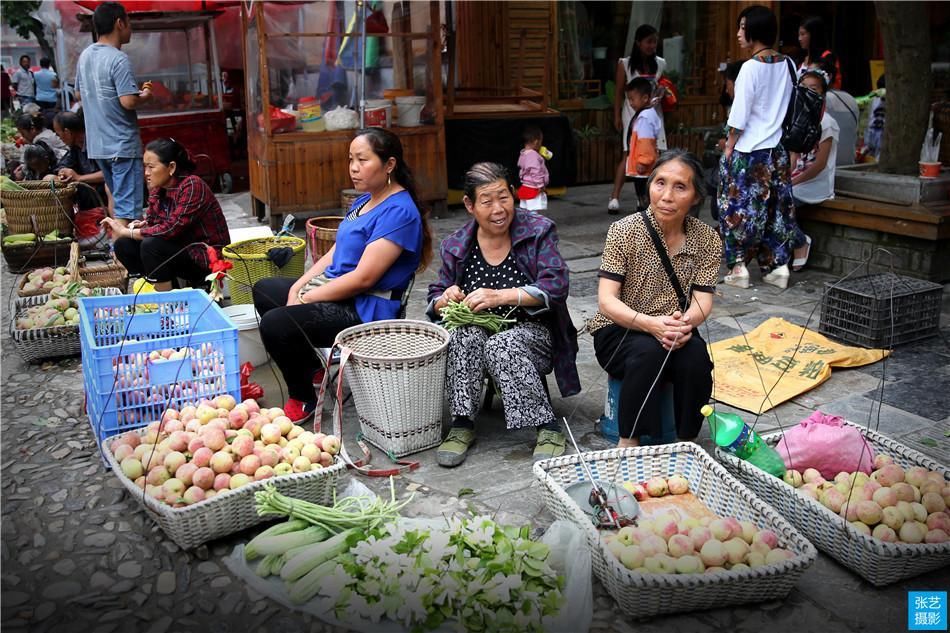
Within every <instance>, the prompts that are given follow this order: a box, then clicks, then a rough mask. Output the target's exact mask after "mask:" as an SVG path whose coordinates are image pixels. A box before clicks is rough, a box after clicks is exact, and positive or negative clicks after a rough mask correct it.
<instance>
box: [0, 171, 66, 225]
mask: <svg viewBox="0 0 950 633" xmlns="http://www.w3.org/2000/svg"><path fill="white" fill-rule="evenodd" d="M17 184H18V185H20V186H21V187H22V188H24V189H26V191H6V190H4V191H2V192H0V200H2V201H3V209H4V211H5V212H6V216H7V230H8V231H9V232H10V233H31V232H35V233H37V235H46V234H47V233H49V232H50V231H53V230H54V229H55V230H57V231H59V234H60V235H61V236H62V237H65V236H68V235H72V234H73V201H74V200H75V199H76V184H75V183H69V184H68V185H65V186H64V185H61V184H59V183H56V182H55V181H45V180H35V181H34V180H28V181H26V182H19V183H17ZM30 216H33V217H35V218H36V227H37V230H36V231H34V230H33V227H34V225H33V223H32V222H31V220H30Z"/></svg>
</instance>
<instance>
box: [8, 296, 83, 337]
mask: <svg viewBox="0 0 950 633" xmlns="http://www.w3.org/2000/svg"><path fill="white" fill-rule="evenodd" d="M78 307H79V304H78V303H77V302H76V300H75V299H67V298H65V297H60V298H57V299H49V300H47V302H46V303H44V304H43V305H39V306H32V307H29V308H27V310H26V312H24V313H21V315H20V316H18V317H17V320H16V329H18V330H32V329H36V328H46V327H57V326H66V325H79V310H78V309H77V308H78Z"/></svg>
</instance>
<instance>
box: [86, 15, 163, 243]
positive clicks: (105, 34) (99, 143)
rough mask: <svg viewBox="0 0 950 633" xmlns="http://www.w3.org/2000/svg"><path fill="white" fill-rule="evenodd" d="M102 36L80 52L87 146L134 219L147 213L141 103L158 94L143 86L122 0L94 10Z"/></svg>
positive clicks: (122, 216) (120, 214)
mask: <svg viewBox="0 0 950 633" xmlns="http://www.w3.org/2000/svg"><path fill="white" fill-rule="evenodd" d="M92 23H93V28H94V29H95V32H96V36H97V40H96V43H95V44H92V45H90V46H89V47H87V48H86V50H84V51H83V52H82V54H81V55H80V56H79V63H78V68H77V71H76V93H77V94H76V96H77V98H78V99H79V100H80V101H81V102H82V110H83V118H84V119H85V122H86V151H87V153H88V155H89V158H91V159H94V160H95V161H96V162H97V163H98V165H99V167H100V168H101V169H102V175H103V176H104V177H105V181H106V186H107V187H108V188H109V191H111V192H112V196H113V198H114V200H115V217H116V219H117V220H119V221H120V222H121V223H122V224H124V225H128V223H129V222H131V221H132V220H135V219H137V218H138V217H139V216H140V215H141V213H142V201H143V187H144V183H143V180H144V168H143V166H142V140H141V138H139V124H138V116H137V115H136V113H135V110H136V108H139V107H141V106H142V105H143V104H145V103H146V102H147V101H148V100H149V99H151V98H152V93H151V90H150V89H149V87H148V85H147V84H146V87H145V89H143V90H141V91H140V90H139V88H138V85H137V84H136V82H135V76H134V75H133V74H132V63H131V62H130V61H129V56H128V55H126V54H125V53H123V52H122V51H121V50H120V49H121V48H122V45H123V44H128V43H129V41H130V40H131V39H132V25H131V23H130V22H129V16H128V14H127V13H126V12H125V7H123V6H122V5H121V4H119V3H118V2H103V3H102V4H100V5H99V6H98V7H97V8H96V11H95V13H94V14H93V16H92Z"/></svg>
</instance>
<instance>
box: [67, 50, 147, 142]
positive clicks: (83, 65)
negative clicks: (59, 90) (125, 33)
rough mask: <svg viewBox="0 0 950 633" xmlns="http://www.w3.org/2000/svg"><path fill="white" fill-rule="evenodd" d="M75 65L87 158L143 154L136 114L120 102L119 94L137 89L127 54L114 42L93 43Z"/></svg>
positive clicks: (137, 90)
mask: <svg viewBox="0 0 950 633" xmlns="http://www.w3.org/2000/svg"><path fill="white" fill-rule="evenodd" d="M76 68H77V70H76V90H78V91H79V94H80V95H81V96H82V112H83V118H84V119H85V121H86V152H87V153H88V154H89V158H142V139H141V138H139V123H138V116H137V115H136V113H135V110H126V109H125V108H123V107H122V104H121V103H119V97H122V96H125V95H137V94H138V93H139V88H138V84H136V81H135V75H133V74H132V62H130V61H129V56H128V55H126V54H125V53H123V52H122V51H120V50H119V49H117V48H115V47H114V46H109V45H107V44H93V45H92V46H88V47H86V50H84V51H83V52H82V54H81V55H80V56H79V63H78V64H77V65H76Z"/></svg>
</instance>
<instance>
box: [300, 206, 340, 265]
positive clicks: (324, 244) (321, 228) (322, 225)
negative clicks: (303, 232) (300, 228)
mask: <svg viewBox="0 0 950 633" xmlns="http://www.w3.org/2000/svg"><path fill="white" fill-rule="evenodd" d="M341 222H343V217H342V216H339V215H325V216H322V217H318V218H310V219H309V220H307V248H309V249H310V260H311V261H312V262H313V263H317V262H318V261H319V260H320V258H321V257H323V256H324V255H326V254H327V252H328V251H329V250H330V249H331V248H333V245H334V244H336V231H337V227H339V226H340V223H341Z"/></svg>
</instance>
